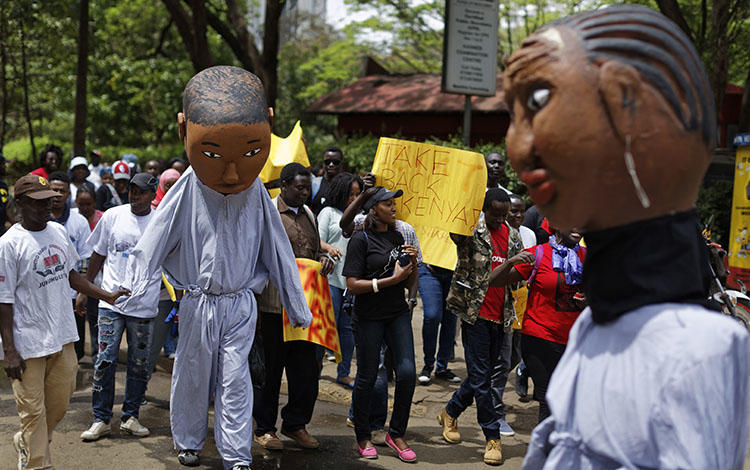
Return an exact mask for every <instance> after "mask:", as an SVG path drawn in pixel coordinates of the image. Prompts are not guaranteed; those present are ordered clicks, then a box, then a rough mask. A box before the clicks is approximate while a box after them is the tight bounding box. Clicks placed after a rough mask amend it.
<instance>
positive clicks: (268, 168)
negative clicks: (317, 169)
mask: <svg viewBox="0 0 750 470" xmlns="http://www.w3.org/2000/svg"><path fill="white" fill-rule="evenodd" d="M292 162H298V163H301V164H302V165H303V166H304V167H305V168H307V167H309V166H310V160H309V159H308V158H307V148H305V143H304V142H303V141H302V126H301V125H300V122H299V121H297V123H296V124H295V125H294V129H292V132H291V133H290V134H289V136H288V137H287V138H285V139H282V138H281V137H279V136H277V135H275V134H271V151H270V153H269V155H268V160H266V164H265V166H263V169H262V170H261V171H260V175H259V177H260V179H261V181H263V182H264V183H268V182H269V181H273V180H277V179H279V176H281V169H282V168H284V166H286V165H287V164H289V163H292Z"/></svg>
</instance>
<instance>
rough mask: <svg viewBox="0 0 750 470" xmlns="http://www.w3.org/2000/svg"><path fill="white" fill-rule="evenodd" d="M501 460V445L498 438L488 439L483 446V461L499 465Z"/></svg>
mask: <svg viewBox="0 0 750 470" xmlns="http://www.w3.org/2000/svg"><path fill="white" fill-rule="evenodd" d="M502 462H503V446H502V445H501V444H500V439H490V440H489V441H487V447H485V448H484V463H486V464H488V465H500V464H501V463H502Z"/></svg>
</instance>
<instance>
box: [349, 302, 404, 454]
mask: <svg viewBox="0 0 750 470" xmlns="http://www.w3.org/2000/svg"><path fill="white" fill-rule="evenodd" d="M352 327H353V330H354V341H355V342H356V344H357V377H356V381H355V383H354V392H353V393H352V401H353V405H354V432H355V434H356V435H357V441H364V440H369V439H370V438H371V435H370V431H371V429H370V413H371V411H372V398H373V397H372V394H373V391H374V387H375V382H376V379H377V375H378V365H379V364H380V349H381V346H382V345H383V342H385V344H386V346H388V349H390V350H391V353H392V354H393V362H394V365H395V372H396V389H395V391H394V394H393V413H391V422H390V425H389V427H388V432H389V433H390V435H391V437H393V438H397V437H403V436H404V434H405V433H406V427H407V425H408V424H409V411H410V410H411V399H412V397H413V396H414V386H415V384H416V381H417V371H416V370H415V366H414V338H413V336H412V332H411V315H409V312H404V313H403V314H401V315H399V316H397V317H395V318H391V319H388V320H363V319H360V318H356V317H355V318H354V321H353V322H352Z"/></svg>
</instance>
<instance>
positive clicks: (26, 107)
mask: <svg viewBox="0 0 750 470" xmlns="http://www.w3.org/2000/svg"><path fill="white" fill-rule="evenodd" d="M19 30H20V32H21V81H22V85H23V108H24V114H25V115H26V122H27V123H28V125H29V142H30V143H31V161H35V160H34V159H35V158H36V145H34V127H33V126H32V125H31V108H29V74H28V65H27V64H26V34H25V33H24V26H23V20H20V21H19Z"/></svg>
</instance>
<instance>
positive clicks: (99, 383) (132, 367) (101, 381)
mask: <svg viewBox="0 0 750 470" xmlns="http://www.w3.org/2000/svg"><path fill="white" fill-rule="evenodd" d="M126 330H127V334H128V368H127V378H126V380H125V399H124V400H123V402H122V420H123V421H125V420H127V419H128V418H129V417H131V416H132V417H134V418H138V410H139V409H140V407H141V401H142V400H143V394H144V393H145V392H146V385H147V384H148V380H149V379H150V378H151V369H150V368H149V362H148V355H149V351H150V349H151V336H152V334H153V331H154V320H153V318H135V317H129V316H127V315H122V314H119V313H117V312H114V311H112V310H110V309H106V308H100V309H99V354H98V355H97V356H96V364H95V365H94V385H93V386H92V391H93V393H92V397H91V402H92V404H93V407H94V421H104V422H105V423H109V421H110V419H112V406H113V404H114V400H115V370H116V369H117V354H118V352H119V350H120V341H121V340H122V334H123V332H124V331H126Z"/></svg>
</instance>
